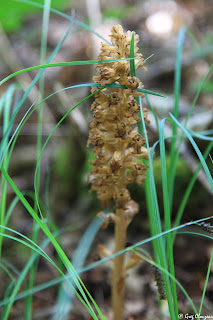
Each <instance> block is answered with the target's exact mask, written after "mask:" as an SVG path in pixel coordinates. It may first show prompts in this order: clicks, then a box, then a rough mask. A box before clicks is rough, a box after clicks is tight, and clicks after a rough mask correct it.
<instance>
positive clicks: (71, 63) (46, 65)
mask: <svg viewBox="0 0 213 320" xmlns="http://www.w3.org/2000/svg"><path fill="white" fill-rule="evenodd" d="M130 59H131V58H123V59H109V60H86V61H67V62H57V63H44V64H40V65H37V66H33V67H29V68H25V69H21V70H18V71H16V72H14V73H11V74H10V75H9V76H7V77H5V78H4V79H2V80H1V81H0V86H1V85H2V84H3V83H5V82H7V81H8V80H10V79H12V78H14V77H15V76H18V75H19V74H22V73H25V72H29V71H32V70H37V69H46V68H53V67H64V66H83V65H91V64H99V63H110V62H116V61H120V60H130ZM51 60H52V59H51Z"/></svg>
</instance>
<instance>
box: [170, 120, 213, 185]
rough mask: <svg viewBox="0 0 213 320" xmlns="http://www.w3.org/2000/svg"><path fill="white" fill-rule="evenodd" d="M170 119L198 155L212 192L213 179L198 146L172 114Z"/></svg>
mask: <svg viewBox="0 0 213 320" xmlns="http://www.w3.org/2000/svg"><path fill="white" fill-rule="evenodd" d="M170 117H171V118H172V120H173V121H174V122H175V123H176V124H177V126H179V127H180V128H181V130H182V131H183V132H184V133H185V134H186V136H187V137H188V139H189V141H190V142H191V144H192V146H193V147H194V149H195V152H196V153H197V155H198V157H199V159H200V162H201V163H202V166H203V169H204V171H205V173H206V177H207V179H208V181H209V184H210V186H211V189H212V191H213V179H212V176H211V173H210V171H209V168H208V166H207V164H206V161H205V160H204V158H203V156H202V153H201V152H200V150H199V148H198V146H197V145H196V143H195V141H194V139H193V138H192V136H191V135H190V133H189V132H188V130H187V129H186V128H184V127H183V126H182V125H181V124H180V122H179V121H178V120H177V119H175V117H174V116H173V115H172V114H170Z"/></svg>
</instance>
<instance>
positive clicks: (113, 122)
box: [88, 25, 149, 320]
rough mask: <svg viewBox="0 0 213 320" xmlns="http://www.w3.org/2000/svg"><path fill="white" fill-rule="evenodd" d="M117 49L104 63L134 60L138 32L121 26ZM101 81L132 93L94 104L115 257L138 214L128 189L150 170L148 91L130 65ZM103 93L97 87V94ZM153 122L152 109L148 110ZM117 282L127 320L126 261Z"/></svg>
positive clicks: (115, 296)
mask: <svg viewBox="0 0 213 320" xmlns="http://www.w3.org/2000/svg"><path fill="white" fill-rule="evenodd" d="M111 32H112V34H111V35H110V36H111V42H112V46H110V45H109V44H106V43H102V47H101V53H100V54H99V57H98V59H99V60H109V59H120V58H129V57H130V43H131V38H132V32H131V31H127V32H126V33H123V29H122V27H121V26H120V25H117V26H113V27H112V30H111ZM134 41H135V44H134V52H135V68H137V67H141V68H143V69H145V70H146V68H145V67H144V59H143V58H142V54H140V53H137V52H138V47H137V43H138V42H139V36H138V35H137V34H135V33H134ZM97 70H98V71H99V76H95V77H94V78H93V80H94V81H95V82H96V83H101V85H102V86H104V85H106V84H111V83H115V84H120V85H124V86H126V88H127V89H121V88H110V87H107V88H105V89H103V90H101V91H99V92H97V93H96V94H95V101H94V103H93V104H92V107H91V110H92V111H93V116H94V119H93V120H92V122H91V124H90V128H91V129H90V132H89V140H88V146H89V145H90V144H92V145H93V146H94V153H95V160H94V161H92V162H91V164H92V165H93V166H94V167H93V170H92V173H91V174H90V179H91V184H92V189H93V190H96V192H97V195H98V198H99V199H100V200H101V201H102V202H103V204H104V206H107V205H108V201H109V200H110V199H112V198H113V199H114V203H115V215H116V217H117V219H115V221H114V223H115V252H116V251H119V250H122V249H124V248H125V244H126V228H127V226H128V224H129V223H130V222H131V220H132V218H133V216H134V215H135V214H136V213H137V212H138V205H137V203H136V202H134V201H133V200H131V197H130V193H129V191H128V190H127V184H129V183H133V182H135V183H137V184H139V185H141V184H142V181H143V180H144V178H145V171H146V166H145V165H144V164H143V163H142V162H141V161H139V160H140V159H141V158H142V157H143V158H145V159H147V158H148V153H147V149H146V148H145V147H144V146H143V145H144V143H145V140H144V138H143V137H142V136H141V135H140V134H138V129H137V122H138V121H139V120H141V119H140V117H139V116H138V112H139V110H140V106H139V104H138V103H137V101H136V100H135V97H138V96H140V95H141V96H142V97H143V94H142V93H138V92H137V88H143V85H142V83H141V82H140V80H139V79H138V78H136V77H131V76H130V62H129V60H122V61H116V62H110V63H100V64H98V65H97ZM95 90H97V88H92V92H95ZM143 116H144V119H145V121H146V122H147V123H149V120H148V119H147V110H146V109H143ZM113 262H114V267H113V277H112V304H113V312H114V319H116V320H121V319H123V299H124V280H125V273H124V270H125V268H124V256H123V255H122V256H119V257H117V258H116V259H114V261H113Z"/></svg>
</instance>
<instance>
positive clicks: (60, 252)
mask: <svg viewBox="0 0 213 320" xmlns="http://www.w3.org/2000/svg"><path fill="white" fill-rule="evenodd" d="M1 171H2V173H3V175H4V177H5V178H6V180H7V182H8V183H9V184H10V186H11V187H12V189H13V190H14V192H15V193H16V195H17V196H18V197H19V199H20V201H21V202H22V203H23V205H24V206H25V208H26V209H27V211H28V212H29V213H30V214H31V215H32V217H33V219H34V220H36V222H37V223H38V225H39V226H40V228H41V229H42V230H43V232H44V233H45V234H46V236H47V237H48V238H49V239H50V241H51V242H52V244H53V246H54V247H55V249H56V251H57V253H58V255H59V256H60V258H61V260H62V262H63V264H64V266H65V267H66V269H67V271H68V272H69V274H70V275H71V277H72V278H73V281H74V282H75V285H76V287H77V288H78V289H79V291H80V293H81V295H82V297H83V299H84V300H83V299H80V300H81V302H82V303H83V304H84V306H85V307H86V308H87V310H88V311H89V313H90V314H91V315H92V316H93V317H94V319H96V320H98V318H97V317H96V315H95V314H94V311H93V309H92V306H91V305H90V303H89V301H88V299H87V296H86V295H85V292H84V290H85V286H84V285H83V283H82V281H81V279H80V278H79V276H78V274H77V273H76V271H75V268H74V267H73V265H72V264H71V262H70V261H69V259H68V258H67V256H66V255H65V253H64V251H63V250H62V248H61V247H60V246H59V244H58V243H57V241H56V240H55V238H54V237H53V235H52V233H51V232H50V230H49V229H48V227H47V225H46V224H45V222H44V220H40V219H39V217H38V215H37V214H36V212H35V211H34V210H33V208H32V207H31V206H30V204H29V203H28V202H27V200H26V199H25V198H24V196H23V195H22V194H21V192H20V191H19V189H18V188H17V187H16V185H15V184H14V182H13V181H12V179H11V178H10V176H9V175H8V173H7V172H6V171H5V170H4V168H3V167H2V168H1ZM70 285H71V284H70ZM82 286H83V288H82ZM86 294H87V295H88V296H89V298H90V299H91V300H92V301H93V299H92V297H91V296H90V295H89V293H88V291H86ZM78 298H80V296H78ZM93 304H94V305H95V307H96V304H95V302H94V301H93ZM96 310H97V308H96ZM97 311H98V313H99V314H101V313H100V311H99V310H97Z"/></svg>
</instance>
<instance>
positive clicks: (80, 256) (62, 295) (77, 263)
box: [52, 215, 107, 320]
mask: <svg viewBox="0 0 213 320" xmlns="http://www.w3.org/2000/svg"><path fill="white" fill-rule="evenodd" d="M106 218H107V215H105V216H104V215H102V216H101V217H99V216H98V217H96V218H95V219H94V220H93V221H92V222H91V224H90V225H89V227H88V228H87V230H86V232H85V233H84V235H83V237H82V238H81V240H80V242H79V244H78V247H77V248H76V250H75V253H74V255H73V258H72V264H73V266H74V267H75V268H76V269H80V268H82V267H83V265H84V263H85V260H86V258H87V255H88V253H89V250H90V248H91V245H92V242H93V241H94V238H95V236H96V234H97V232H98V230H99V229H100V227H101V225H102V223H103V222H104V220H105V219H106ZM73 285H74V284H73ZM73 293H74V292H73V291H71V290H70V288H69V287H68V286H67V284H66V282H65V281H64V282H63V284H62V287H61V289H60V292H59V296H58V301H57V305H56V312H55V314H54V316H53V318H52V319H53V320H59V319H63V320H66V319H67V318H68V316H69V313H70V312H71V310H72V304H73Z"/></svg>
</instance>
